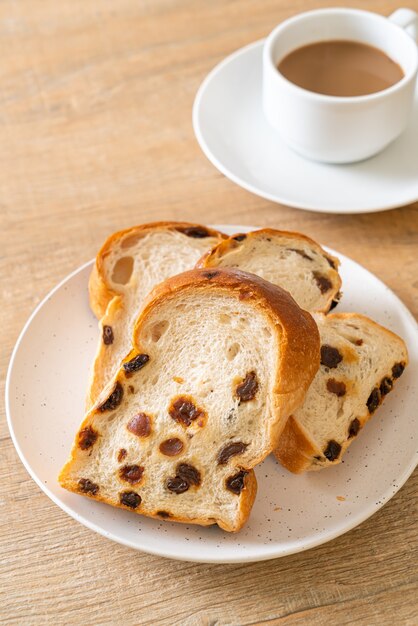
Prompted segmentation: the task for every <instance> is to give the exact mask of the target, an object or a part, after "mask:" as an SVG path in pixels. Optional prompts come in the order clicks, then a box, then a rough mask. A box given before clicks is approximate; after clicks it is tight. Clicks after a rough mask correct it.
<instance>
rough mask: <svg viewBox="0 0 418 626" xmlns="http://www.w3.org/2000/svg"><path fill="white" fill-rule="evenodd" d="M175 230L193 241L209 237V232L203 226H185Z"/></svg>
mask: <svg viewBox="0 0 418 626" xmlns="http://www.w3.org/2000/svg"><path fill="white" fill-rule="evenodd" d="M177 230H178V231H179V232H180V233H183V234H184V235H187V237H193V239H204V238H205V237H210V232H209V231H208V229H207V228H205V227H204V226H185V227H181V226H180V227H179V228H177Z"/></svg>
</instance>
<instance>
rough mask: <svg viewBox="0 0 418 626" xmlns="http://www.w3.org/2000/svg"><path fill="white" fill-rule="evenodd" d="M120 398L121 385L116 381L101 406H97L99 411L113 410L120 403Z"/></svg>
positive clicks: (121, 394)
mask: <svg viewBox="0 0 418 626" xmlns="http://www.w3.org/2000/svg"><path fill="white" fill-rule="evenodd" d="M122 398H123V387H122V385H121V384H120V382H117V383H116V385H115V388H114V389H113V391H112V393H111V394H110V396H109V397H108V399H107V400H106V401H105V402H103V404H102V405H101V406H99V411H101V412H102V413H103V412H104V411H113V410H114V409H116V408H117V407H118V406H119V405H120V403H121V402H122Z"/></svg>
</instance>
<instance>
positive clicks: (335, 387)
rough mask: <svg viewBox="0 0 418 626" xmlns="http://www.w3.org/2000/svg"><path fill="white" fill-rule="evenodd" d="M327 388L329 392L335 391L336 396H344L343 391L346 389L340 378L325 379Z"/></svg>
mask: <svg viewBox="0 0 418 626" xmlns="http://www.w3.org/2000/svg"><path fill="white" fill-rule="evenodd" d="M327 389H328V391H330V392H331V393H335V395H336V396H338V398H342V397H343V396H345V393H346V391H347V389H346V386H345V383H343V382H342V381H340V380H335V378H329V379H328V380H327Z"/></svg>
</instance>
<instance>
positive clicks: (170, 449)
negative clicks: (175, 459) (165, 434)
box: [160, 437, 184, 456]
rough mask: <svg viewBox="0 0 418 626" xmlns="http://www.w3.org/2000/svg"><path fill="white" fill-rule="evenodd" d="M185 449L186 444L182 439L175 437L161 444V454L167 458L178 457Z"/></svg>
mask: <svg viewBox="0 0 418 626" xmlns="http://www.w3.org/2000/svg"><path fill="white" fill-rule="evenodd" d="M183 448H184V443H183V442H182V440H181V439H177V437H173V438H172V439H166V440H165V441H163V442H162V443H160V452H162V454H165V455H166V456H177V455H178V454H180V452H181V451H182V450H183Z"/></svg>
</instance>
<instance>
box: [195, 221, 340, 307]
mask: <svg viewBox="0 0 418 626" xmlns="http://www.w3.org/2000/svg"><path fill="white" fill-rule="evenodd" d="M339 264H340V262H339V260H338V259H337V258H336V257H333V256H331V255H330V254H328V253H327V252H325V250H323V249H322V248H321V246H320V245H318V244H317V243H316V242H315V241H313V240H312V239H309V237H306V236H305V235H301V234H300V233H291V232H286V231H280V230H274V229H272V228H263V229H262V230H256V231H253V232H250V233H247V234H246V235H244V234H238V235H234V236H233V237H229V238H228V239H225V240H224V241H221V242H220V243H218V245H216V246H215V247H214V248H212V250H210V251H209V252H207V253H206V254H205V255H204V256H203V258H202V259H200V261H199V262H198V264H197V267H232V268H234V267H237V268H239V269H241V270H244V271H245V272H251V273H253V274H256V275H257V276H261V278H264V279H265V280H269V281H270V282H271V283H273V284H274V285H279V286H280V287H283V289H286V290H287V291H288V292H289V293H290V294H291V295H292V296H293V298H294V299H295V300H296V302H297V303H298V304H299V306H300V307H302V309H305V310H306V311H311V312H312V311H319V312H322V313H326V312H327V311H329V309H331V308H333V307H334V306H336V304H337V303H338V300H339V298H340V296H341V294H340V288H341V278H340V275H339V274H338V266H339Z"/></svg>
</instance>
